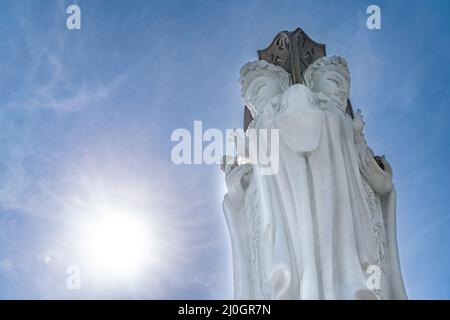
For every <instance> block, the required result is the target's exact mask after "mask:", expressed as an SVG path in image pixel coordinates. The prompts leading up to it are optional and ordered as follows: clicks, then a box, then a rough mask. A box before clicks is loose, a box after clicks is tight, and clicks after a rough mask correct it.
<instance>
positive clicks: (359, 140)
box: [223, 29, 407, 299]
mask: <svg viewBox="0 0 450 320" xmlns="http://www.w3.org/2000/svg"><path fill="white" fill-rule="evenodd" d="M259 56H260V59H261V60H259V61H253V62H249V63H247V64H245V65H244V66H243V67H242V69H241V72H240V84H241V90H242V98H243V100H244V102H245V104H246V108H247V112H248V113H249V114H247V115H246V119H247V123H245V129H246V135H248V132H249V131H250V130H260V129H267V130H274V129H275V130H278V133H279V140H278V141H277V143H278V151H279V155H278V156H279V167H278V168H277V171H276V172H274V173H273V174H262V171H261V169H262V165H260V164H258V163H257V162H256V163H255V162H252V161H248V150H247V149H245V150H244V152H242V149H241V151H238V154H237V156H236V157H235V158H234V159H233V161H227V162H226V163H225V164H224V165H223V170H224V171H225V180H226V184H227V188H228V192H227V194H226V195H225V198H224V201H223V210H224V213H225V217H226V220H227V224H228V228H229V232H230V236H231V244H232V254H233V269H234V270H233V275H234V291H235V298H236V299H406V298H407V296H406V292H405V288H404V284H403V279H402V274H401V270H400V262H399V254H398V247H397V239H396V193H395V189H394V186H393V183H392V168H391V166H390V165H389V163H388V162H387V160H386V159H385V158H384V156H383V157H378V156H375V155H374V153H373V152H372V150H371V149H370V148H369V147H368V146H367V144H366V140H365V137H364V134H363V129H364V121H363V118H362V115H361V112H360V111H359V110H358V111H357V112H356V113H353V110H352V107H351V104H350V102H349V100H348V97H349V93H350V92H349V90H350V72H349V68H348V65H347V62H346V61H345V60H344V59H343V58H342V57H338V56H332V57H327V56H325V46H324V45H320V44H317V43H315V42H313V41H312V40H311V39H310V38H309V37H308V36H307V35H306V34H305V33H304V32H303V31H302V30H301V29H297V30H296V31H294V32H281V33H279V34H278V35H277V37H276V38H275V39H274V41H273V42H272V44H271V46H269V47H268V48H267V49H265V50H263V51H259ZM246 138H248V137H245V136H244V140H245V139H246ZM252 141H253V143H255V142H254V141H255V140H252ZM271 143H274V142H271ZM249 144H250V147H251V144H252V142H249Z"/></svg>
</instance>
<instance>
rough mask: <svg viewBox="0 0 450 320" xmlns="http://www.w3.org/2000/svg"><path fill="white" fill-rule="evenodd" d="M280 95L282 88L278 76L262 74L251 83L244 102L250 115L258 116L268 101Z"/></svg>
mask: <svg viewBox="0 0 450 320" xmlns="http://www.w3.org/2000/svg"><path fill="white" fill-rule="evenodd" d="M281 93H283V86H282V84H281V82H280V78H279V76H277V75H273V76H272V75H268V74H264V75H261V76H259V77H257V78H256V79H254V80H253V81H252V83H251V84H250V86H249V87H248V89H247V92H246V93H245V102H246V103H247V104H248V105H249V106H250V108H251V110H252V113H256V114H258V113H260V112H261V111H262V110H261V108H263V107H264V106H265V104H266V103H267V102H268V101H269V100H270V99H272V98H273V97H275V96H277V95H279V94H281ZM253 116H255V114H253Z"/></svg>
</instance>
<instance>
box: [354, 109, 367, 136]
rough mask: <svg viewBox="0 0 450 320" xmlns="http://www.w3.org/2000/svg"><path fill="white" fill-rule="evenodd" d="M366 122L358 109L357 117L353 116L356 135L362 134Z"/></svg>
mask: <svg viewBox="0 0 450 320" xmlns="http://www.w3.org/2000/svg"><path fill="white" fill-rule="evenodd" d="M365 125H366V123H365V122H364V118H363V115H362V112H361V110H360V109H358V110H357V111H356V113H355V117H354V118H353V132H354V134H355V136H357V135H360V134H361V133H362V132H363V130H364V126H365Z"/></svg>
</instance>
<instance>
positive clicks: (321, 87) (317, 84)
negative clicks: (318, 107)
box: [310, 69, 350, 110]
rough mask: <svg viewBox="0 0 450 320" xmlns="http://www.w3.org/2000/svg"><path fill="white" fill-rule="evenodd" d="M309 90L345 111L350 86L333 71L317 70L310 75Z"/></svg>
mask: <svg viewBox="0 0 450 320" xmlns="http://www.w3.org/2000/svg"><path fill="white" fill-rule="evenodd" d="M311 80H312V81H311V83H310V89H311V91H313V92H322V93H323V94H325V95H326V96H328V97H329V98H330V99H332V100H333V101H334V102H336V103H337V104H338V106H339V107H340V108H341V109H343V110H345V108H346V107H347V99H348V97H349V95H350V84H349V83H348V81H347V80H346V79H345V78H344V77H343V76H342V75H341V74H340V73H339V72H337V71H335V70H332V69H331V70H330V69H328V70H327V69H326V70H317V71H316V72H314V73H313V74H312V78H311Z"/></svg>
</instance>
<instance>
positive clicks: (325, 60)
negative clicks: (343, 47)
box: [303, 56, 350, 87]
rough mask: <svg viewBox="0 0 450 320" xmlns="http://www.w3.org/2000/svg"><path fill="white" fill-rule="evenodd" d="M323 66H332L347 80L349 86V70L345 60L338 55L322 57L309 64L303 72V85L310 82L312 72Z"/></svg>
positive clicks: (307, 84)
mask: <svg viewBox="0 0 450 320" xmlns="http://www.w3.org/2000/svg"><path fill="white" fill-rule="evenodd" d="M324 67H328V68H333V69H334V70H335V71H336V72H338V73H339V74H340V75H341V76H342V77H343V78H344V79H345V80H347V83H348V85H349V86H350V71H349V69H348V64H347V61H346V60H345V59H344V58H342V57H339V56H331V57H322V58H319V59H317V60H316V61H315V62H314V63H313V64H311V65H310V66H309V67H308V69H306V71H305V73H304V74H303V78H304V80H305V85H306V86H308V87H309V86H310V84H311V80H312V75H313V73H314V72H316V71H317V70H319V69H322V68H324Z"/></svg>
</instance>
